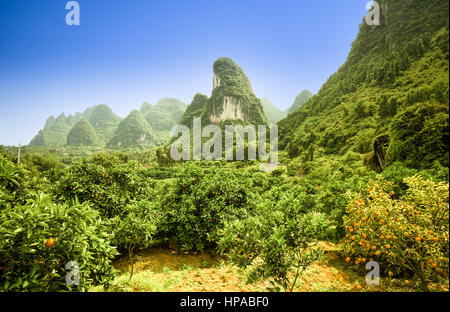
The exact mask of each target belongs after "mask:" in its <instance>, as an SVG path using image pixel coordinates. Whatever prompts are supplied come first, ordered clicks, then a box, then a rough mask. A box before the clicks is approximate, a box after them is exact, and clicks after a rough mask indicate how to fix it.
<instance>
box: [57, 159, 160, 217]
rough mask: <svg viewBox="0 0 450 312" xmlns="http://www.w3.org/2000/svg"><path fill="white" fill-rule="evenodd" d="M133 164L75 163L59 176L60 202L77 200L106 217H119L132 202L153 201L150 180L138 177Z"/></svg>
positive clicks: (99, 161)
mask: <svg viewBox="0 0 450 312" xmlns="http://www.w3.org/2000/svg"><path fill="white" fill-rule="evenodd" d="M137 171H138V167H137V164H136V163H134V162H131V163H115V162H114V158H113V159H112V160H111V159H110V158H106V159H103V158H102V157H100V158H99V157H97V158H95V157H94V158H93V159H92V160H84V161H82V162H79V163H75V164H73V165H72V166H70V167H68V168H67V169H65V170H63V171H61V172H60V175H59V176H58V177H55V178H56V181H54V182H55V183H54V186H53V191H54V193H55V194H56V196H57V198H59V199H62V200H71V199H73V198H74V197H75V196H76V197H77V198H78V199H79V200H80V201H82V202H84V201H89V202H91V203H92V204H93V207H94V208H96V209H98V210H99V211H100V212H101V214H102V215H103V216H106V217H114V216H116V215H119V214H120V213H121V211H122V210H123V209H125V207H126V206H127V205H128V204H129V203H131V202H132V201H133V200H137V199H146V198H149V197H151V194H152V182H151V179H148V178H144V177H142V176H141V175H139V174H138V173H137Z"/></svg>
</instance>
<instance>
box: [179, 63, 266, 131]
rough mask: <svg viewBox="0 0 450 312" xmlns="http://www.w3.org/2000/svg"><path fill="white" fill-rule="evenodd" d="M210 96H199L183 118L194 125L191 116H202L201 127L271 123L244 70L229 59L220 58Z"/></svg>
mask: <svg viewBox="0 0 450 312" xmlns="http://www.w3.org/2000/svg"><path fill="white" fill-rule="evenodd" d="M213 72H214V75H213V77H214V78H213V91H212V94H211V97H210V98H209V99H208V98H207V97H206V96H204V95H201V94H197V95H196V96H195V98H194V100H193V101H192V103H191V105H190V106H188V108H187V109H186V112H185V114H184V115H183V117H182V119H181V120H182V122H183V123H184V124H191V123H192V117H194V116H196V117H201V118H202V124H203V125H206V124H211V123H215V124H221V125H223V124H230V123H231V124H234V123H242V124H248V123H252V124H258V125H266V124H268V122H267V118H266V115H265V114H264V109H263V107H262V104H261V100H260V99H258V98H257V97H256V96H255V94H254V93H253V90H252V87H251V84H250V81H249V79H248V78H247V76H246V75H245V73H244V71H243V70H242V68H241V67H239V66H238V65H236V63H234V62H233V60H232V59H230V58H219V59H218V60H217V61H216V62H215V63H214V65H213Z"/></svg>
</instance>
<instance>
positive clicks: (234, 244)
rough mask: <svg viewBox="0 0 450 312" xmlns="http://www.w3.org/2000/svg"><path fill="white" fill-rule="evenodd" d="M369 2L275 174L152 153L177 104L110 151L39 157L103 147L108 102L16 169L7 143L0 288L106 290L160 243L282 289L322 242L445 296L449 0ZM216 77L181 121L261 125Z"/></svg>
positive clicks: (222, 62)
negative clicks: (162, 121) (242, 116)
mask: <svg viewBox="0 0 450 312" xmlns="http://www.w3.org/2000/svg"><path fill="white" fill-rule="evenodd" d="M379 2H380V4H381V8H382V9H383V10H382V11H381V12H382V18H381V21H382V24H381V25H380V26H368V25H366V24H364V23H363V24H361V26H360V33H359V35H358V37H357V39H356V40H355V42H354V44H353V47H352V50H351V52H350V54H349V57H348V59H347V61H346V63H345V64H344V65H343V66H342V67H341V68H340V69H339V70H338V72H337V73H335V74H334V75H333V76H332V77H331V78H330V79H329V80H328V81H327V82H326V83H325V85H324V86H323V88H322V89H321V90H320V91H319V93H318V94H317V95H315V96H313V97H312V98H311V99H309V100H308V101H306V102H305V103H303V104H302V105H300V107H299V108H298V110H296V111H295V112H293V113H291V114H290V115H288V116H287V117H286V118H285V119H284V120H282V121H280V123H279V126H280V147H281V148H282V150H281V151H280V152H279V161H280V162H281V163H282V164H283V165H279V166H276V168H275V169H274V170H273V171H268V172H265V171H261V167H260V163H259V162H258V161H197V162H191V161H186V162H175V161H173V160H172V159H171V158H170V156H169V153H168V149H167V146H155V145H156V140H155V138H154V130H155V129H157V130H158V131H159V130H161V131H165V129H163V128H162V125H159V126H158V125H156V124H155V129H152V127H151V126H150V125H149V122H152V120H153V119H152V117H149V116H146V115H145V114H146V112H147V113H148V112H152V111H155V110H156V111H159V112H160V113H161V114H162V115H164V116H165V117H164V118H168V120H169V119H170V120H172V121H173V120H174V118H175V117H176V116H181V109H180V110H178V111H177V110H176V109H175V108H173V107H172V106H171V105H172V104H173V105H175V107H181V106H180V105H179V104H180V103H176V101H173V100H167V101H166V102H165V103H166V104H167V105H168V106H170V107H172V108H171V109H172V111H171V113H173V114H174V115H170V116H169V115H168V114H169V112H165V113H162V111H164V109H163V108H162V107H160V106H161V105H156V106H155V107H153V106H150V105H144V106H143V107H142V109H141V111H133V112H132V113H131V114H130V115H129V116H128V117H127V118H125V119H123V120H121V121H120V124H119V125H118V126H117V127H116V128H117V129H115V132H114V133H111V135H112V137H111V138H110V139H109V143H108V145H107V146H108V147H110V148H111V149H106V150H103V148H102V147H93V148H88V147H83V146H79V147H76V148H75V147H70V146H67V147H64V148H43V147H40V146H41V145H46V144H49V143H47V141H48V140H50V141H51V142H57V141H58V142H57V143H58V144H59V143H60V142H59V141H60V140H62V139H61V138H60V137H59V136H60V135H61V133H62V134H64V133H65V136H66V137H67V135H69V138H70V142H75V143H79V142H82V143H83V144H77V145H85V144H84V143H85V142H84V141H81V140H80V136H82V137H83V140H85V139H87V138H88V137H94V136H93V133H92V131H93V130H94V131H95V132H96V134H97V136H98V137H99V139H100V140H103V139H104V138H105V137H106V136H103V139H101V137H102V135H98V133H99V132H98V129H97V128H96V127H97V126H99V125H101V124H105V122H106V124H108V123H109V122H118V119H117V118H115V115H113V114H111V113H112V112H110V111H109V110H108V109H107V108H106V107H104V106H101V107H97V108H92V109H89V110H87V111H86V112H84V113H83V115H81V116H80V115H76V116H69V117H70V118H69V117H68V118H66V117H64V116H60V117H58V118H56V119H55V118H51V119H49V120H48V121H47V124H46V128H45V129H44V130H43V131H42V132H41V133H40V134H39V135H38V136H37V137H36V138H35V139H34V140H33V143H34V144H33V145H37V146H38V147H36V146H28V147H24V148H22V149H21V153H22V154H21V158H20V163H19V164H18V160H19V159H18V157H17V155H18V149H17V148H15V147H9V148H2V149H0V272H1V274H0V290H2V291H74V290H76V291H84V290H89V289H91V288H92V287H93V286H103V287H105V288H108V287H109V286H110V285H111V284H112V283H114V281H115V273H116V272H115V269H114V267H113V260H114V259H117V257H120V256H124V255H125V256H126V257H128V259H129V260H131V263H132V265H131V272H130V279H131V278H132V276H133V269H134V266H133V263H134V259H135V257H134V255H135V254H136V252H137V251H139V250H141V249H143V248H151V247H154V246H156V245H157V246H165V247H170V248H172V249H175V250H177V251H178V252H181V251H182V252H185V253H192V254H197V253H199V252H200V253H202V252H205V251H206V252H211V251H216V252H218V253H219V254H220V255H221V256H223V257H226V259H227V260H228V261H229V263H231V264H233V265H236V266H238V267H240V268H242V269H244V271H242V272H245V273H246V274H247V277H248V281H249V282H255V281H258V280H264V281H266V280H267V281H270V286H269V288H268V290H272V291H280V290H284V291H292V290H295V289H296V286H297V285H298V283H299V282H300V281H301V280H302V277H303V274H304V273H305V272H306V271H307V270H308V269H309V268H310V267H311V266H312V265H313V264H315V263H317V262H318V261H322V260H323V259H324V257H325V251H324V250H323V247H322V245H323V243H328V244H334V245H335V246H337V248H338V250H339V257H340V260H341V262H342V263H343V264H344V265H346V269H347V270H349V271H351V272H354V273H355V274H356V275H358V276H360V278H364V276H365V275H366V274H367V271H366V269H365V266H366V264H367V263H368V262H371V261H376V262H377V263H378V264H379V265H380V273H381V279H382V280H383V283H385V281H386V283H388V282H393V283H395V282H399V283H401V285H403V286H402V287H405V289H407V290H417V291H422V290H423V291H427V290H436V289H442V288H439V287H440V286H439V285H444V288H445V287H446V288H445V289H446V290H447V291H448V278H449V194H448V188H449V168H448V165H449V162H448V157H449V155H448V143H447V142H446V140H447V139H448V132H449V129H448V104H449V100H448V86H449V78H448V56H449V55H448V51H449V43H448V1H443V0H430V1H426V2H425V1H422V0H405V1H402V2H398V1H394V0H380V1H379ZM386 7H388V8H389V10H388V11H386V10H384V9H385V8H386ZM214 73H215V74H216V75H217V77H219V78H220V86H217V87H216V88H215V89H214V90H213V93H212V96H211V98H208V97H207V96H205V95H201V94H197V95H196V96H195V97H194V99H193V101H192V103H191V105H190V106H188V107H187V109H186V111H185V113H184V116H183V117H181V122H182V123H183V124H185V125H187V126H191V122H192V117H193V116H199V117H203V118H207V119H208V118H209V117H210V115H209V113H211V112H212V111H213V110H214V109H216V108H217V109H220V106H221V105H222V104H221V103H223V102H222V100H223V96H236V97H239V98H240V99H241V100H242V102H241V103H243V105H244V106H245V112H246V114H247V115H246V118H247V119H246V121H249V122H257V123H259V122H263V123H266V122H267V120H266V117H265V115H264V111H263V108H262V105H261V103H260V100H259V99H257V98H256V97H255V96H254V94H253V91H252V90H251V85H250V82H249V81H248V78H247V77H246V76H245V74H244V72H243V71H242V69H241V68H240V67H238V66H237V65H236V64H234V63H233V62H232V61H231V60H230V59H227V58H226V59H219V60H218V61H217V62H216V63H215V65H214ZM166 113H167V114H166ZM162 115H161V116H162ZM175 115H176V116H175ZM102 116H106V118H103V117H102ZM108 116H109V117H108ZM83 118H86V119H83ZM231 122H233V121H231ZM89 123H90V124H91V125H92V126H91V127H89ZM169 123H170V122H169ZM83 125H84V126H83ZM70 129H75V130H77V129H78V130H77V131H75V130H73V131H74V132H75V133H70V134H69V132H72V131H70ZM60 130H61V132H58V131H60ZM85 132H86V133H87V134H88V135H86V134H84V133H85ZM55 133H58V135H57V136H56V135H55V136H53V137H52V134H55ZM104 133H106V132H104ZM50 137H52V138H50ZM72 138H73V139H72ZM76 139H77V140H78V141H77V140H76ZM73 140H75V141H73ZM51 144H54V143H51ZM64 144H65V143H64ZM117 148H121V149H122V151H121V152H120V153H119V152H117V151H115V149H117ZM123 148H126V150H123ZM174 252H175V251H174ZM334 261H339V260H336V259H334ZM75 262H76V264H75ZM325 263H327V262H326V261H325ZM397 284H398V283H397ZM360 287H361V286H360ZM361 288H362V287H361Z"/></svg>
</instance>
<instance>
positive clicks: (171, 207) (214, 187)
mask: <svg viewBox="0 0 450 312" xmlns="http://www.w3.org/2000/svg"><path fill="white" fill-rule="evenodd" d="M246 184H247V180H246V179H245V177H244V176H243V175H242V174H239V173H237V172H229V171H226V170H220V169H219V170H216V172H214V173H210V174H204V173H202V171H201V170H200V169H199V168H198V167H195V166H194V165H188V166H187V168H186V170H185V171H184V172H183V174H182V175H181V176H180V177H179V178H177V180H176V181H174V182H173V183H172V184H171V185H170V187H169V189H168V190H166V192H167V195H166V196H165V198H164V199H163V201H162V203H161V206H162V209H163V210H164V213H165V218H166V219H165V220H166V221H165V224H164V225H163V226H162V230H163V233H162V234H163V235H164V236H165V237H167V238H174V240H175V242H176V244H177V246H178V248H180V249H183V250H204V249H206V248H212V247H214V246H216V241H217V240H218V230H219V229H220V228H222V227H223V225H224V224H225V222H226V221H229V220H233V219H236V218H245V216H246V214H247V210H248V209H251V203H252V201H251V194H250V193H249V190H248V188H247V185H246Z"/></svg>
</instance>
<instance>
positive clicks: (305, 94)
mask: <svg viewBox="0 0 450 312" xmlns="http://www.w3.org/2000/svg"><path fill="white" fill-rule="evenodd" d="M312 96H313V94H312V93H311V91H309V90H303V91H302V92H300V94H299V95H297V97H296V98H295V101H294V103H293V104H292V105H291V107H289V108H288V109H287V110H286V115H289V114H292V113H294V112H296V111H297V110H298V109H299V108H300V107H302V105H303V104H305V103H306V102H308V100H309V99H310V98H312ZM280 119H281V118H280Z"/></svg>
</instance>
